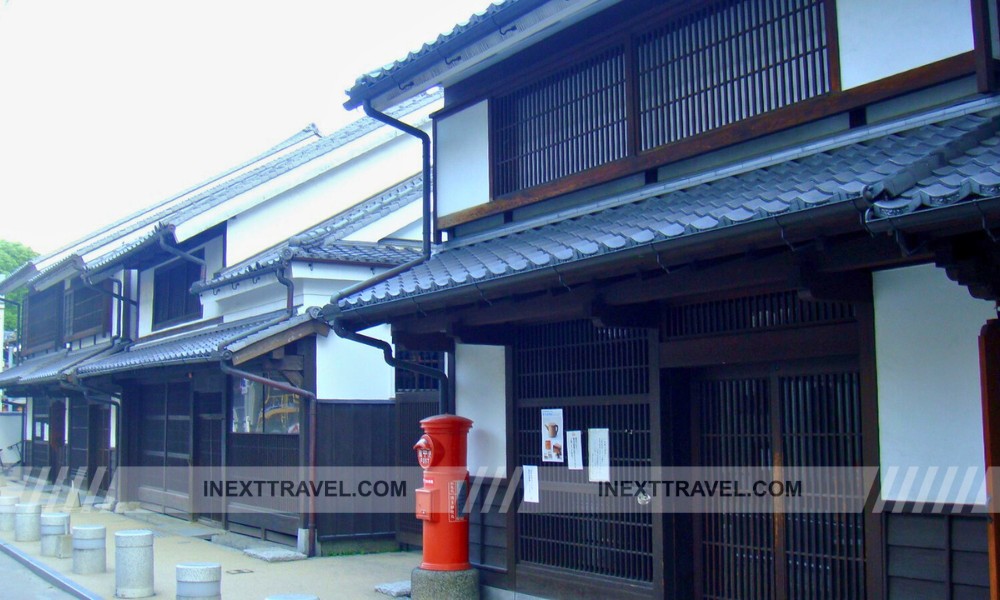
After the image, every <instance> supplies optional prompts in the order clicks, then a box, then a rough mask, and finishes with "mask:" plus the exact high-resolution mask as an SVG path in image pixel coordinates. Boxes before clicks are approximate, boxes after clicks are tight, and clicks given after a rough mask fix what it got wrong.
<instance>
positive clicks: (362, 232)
mask: <svg viewBox="0 0 1000 600" xmlns="http://www.w3.org/2000/svg"><path fill="white" fill-rule="evenodd" d="M422 204H423V202H422V201H420V200H417V201H416V202H411V203H410V204H408V205H407V206H404V207H402V208H401V209H399V210H397V211H395V212H393V213H392V214H389V215H386V216H385V217H384V218H381V219H379V220H378V221H375V222H374V223H372V224H371V225H368V226H367V227H362V228H361V229H359V230H357V231H355V232H354V233H352V234H351V235H349V236H347V237H345V238H344V239H345V240H348V241H351V242H377V241H379V240H381V239H384V238H387V237H393V238H397V239H406V240H419V239H420V238H421V234H422V232H421V229H420V225H421V221H422V219H423V214H422V213H423V207H422V206H421V205H422ZM407 232H412V233H407ZM400 234H402V235H400Z"/></svg>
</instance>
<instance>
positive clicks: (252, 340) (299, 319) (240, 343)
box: [226, 312, 327, 352]
mask: <svg viewBox="0 0 1000 600" xmlns="http://www.w3.org/2000/svg"><path fill="white" fill-rule="evenodd" d="M317 315H318V313H317ZM317 315H314V314H313V313H311V312H306V313H304V314H301V315H296V316H294V317H291V318H290V319H286V320H284V321H282V322H280V323H277V324H275V325H272V326H271V327H268V328H266V329H262V330H260V331H258V332H256V333H252V334H250V335H248V336H246V337H242V338H239V339H237V340H235V341H233V342H230V343H229V344H226V350H228V351H230V352H239V351H240V350H242V349H244V348H246V347H247V346H250V345H252V344H256V343H257V342H261V341H263V340H266V339H267V338H269V337H271V336H274V335H278V334H280V333H284V332H286V331H288V330H289V329H292V328H293V327H298V326H299V325H301V324H303V323H308V322H309V321H312V320H315V319H316V316H317ZM317 322H318V323H322V324H323V326H324V327H326V326H327V325H326V323H325V322H323V321H317Z"/></svg>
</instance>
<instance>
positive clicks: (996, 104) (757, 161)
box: [436, 96, 1000, 250]
mask: <svg viewBox="0 0 1000 600" xmlns="http://www.w3.org/2000/svg"><path fill="white" fill-rule="evenodd" d="M993 109H1000V96H989V97H986V98H978V99H976V100H972V101H970V102H965V103H962V104H959V105H955V106H949V107H945V108H939V109H935V110H931V111H926V112H923V113H920V114H917V115H911V116H909V117H903V118H901V119H897V120H893V121H889V122H886V123H879V124H876V125H869V126H865V127H859V128H857V129H854V130H851V131H848V132H845V133H839V134H834V135H832V136H827V137H825V138H822V139H819V140H815V141H812V142H808V143H806V144H802V145H799V146H794V147H792V148H788V149H785V150H779V151H777V152H771V153H767V154H764V155H762V156H759V157H756V158H753V159H750V160H746V161H739V162H737V163H735V164H732V165H728V166H724V167H720V168H715V169H709V170H707V171H702V172H699V173H695V174H693V175H688V176H684V177H681V178H680V179H674V180H671V181H665V182H662V183H655V184H651V185H647V186H643V187H642V188H639V189H637V190H634V191H631V192H625V193H623V194H620V195H616V196H614V197H612V198H609V199H606V200H602V201H598V202H591V203H588V204H585V205H583V206H579V207H575V208H570V209H566V210H562V211H557V212H554V213H550V214H547V215H542V216H540V217H535V218H532V219H528V220H525V221H521V222H519V223H514V224H511V225H510V226H507V227H502V228H498V229H494V230H491V231H488V232H485V233H480V234H475V235H470V236H466V237H461V238H458V239H456V240H454V241H453V242H445V243H443V244H440V245H439V246H438V248H436V250H447V249H451V248H460V247H464V246H470V245H473V244H478V243H481V242H484V241H487V240H491V239H495V238H499V237H505V236H508V235H513V234H516V233H520V232H522V231H528V230H531V229H536V228H538V227H542V226H545V225H549V224H552V223H557V222H559V221H564V220H566V219H573V218H576V217H582V216H584V215H588V214H592V213H596V212H600V211H603V210H606V209H609V208H614V207H616V206H622V205H624V204H631V203H633V202H640V201H642V200H646V199H649V198H652V197H654V196H659V195H662V194H666V193H669V192H675V191H678V190H683V189H687V188H690V187H694V186H696V185H701V184H703V183H709V182H712V181H716V180H719V179H722V178H724V177H731V176H734V175H739V174H741V173H746V172H749V171H754V170H757V169H762V168H766V167H770V166H773V165H776V164H780V163H783V162H787V161H789V160H794V159H797V158H804V157H806V156H811V155H813V154H818V153H820V152H826V151H829V150H834V149H836V148H841V147H843V146H848V145H850V144H856V143H861V142H865V141H868V140H872V139H877V138H880V137H884V136H887V135H892V134H893V133H899V132H901V131H907V130H909V129H915V128H917V127H921V126H924V125H931V124H934V123H940V122H941V121H947V120H949V119H954V118H958V117H962V116H965V115H969V114H973V113H978V112H983V111H987V110H993Z"/></svg>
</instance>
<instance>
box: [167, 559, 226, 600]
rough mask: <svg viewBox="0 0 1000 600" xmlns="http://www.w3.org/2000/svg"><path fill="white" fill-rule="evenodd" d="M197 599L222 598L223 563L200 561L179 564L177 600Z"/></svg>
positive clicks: (212, 599)
mask: <svg viewBox="0 0 1000 600" xmlns="http://www.w3.org/2000/svg"><path fill="white" fill-rule="evenodd" d="M195 599H197V600H221V599H222V565H220V564H219V563H200V562H191V563H179V564H178V565H177V600H195Z"/></svg>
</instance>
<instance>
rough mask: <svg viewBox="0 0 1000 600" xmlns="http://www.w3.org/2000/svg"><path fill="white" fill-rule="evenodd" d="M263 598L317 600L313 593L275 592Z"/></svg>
mask: <svg viewBox="0 0 1000 600" xmlns="http://www.w3.org/2000/svg"><path fill="white" fill-rule="evenodd" d="M264 600H319V596H317V595H315V594H277V595H274V596H268V597H267V598H264Z"/></svg>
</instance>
